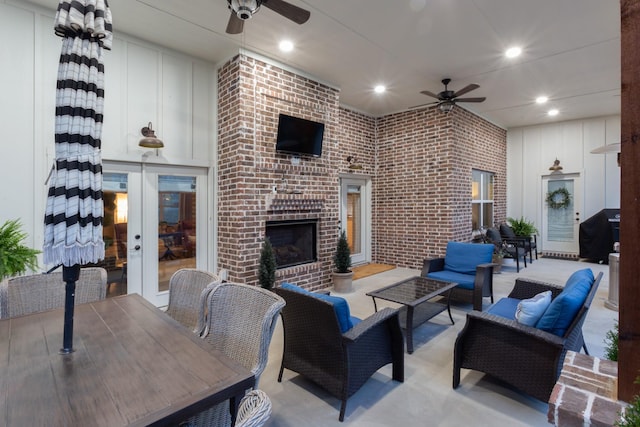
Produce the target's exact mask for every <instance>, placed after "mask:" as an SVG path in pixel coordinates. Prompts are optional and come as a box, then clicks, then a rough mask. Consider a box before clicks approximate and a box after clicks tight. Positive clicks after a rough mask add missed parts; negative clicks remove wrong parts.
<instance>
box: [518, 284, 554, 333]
mask: <svg viewBox="0 0 640 427" xmlns="http://www.w3.org/2000/svg"><path fill="white" fill-rule="evenodd" d="M550 304H551V291H544V292H540V293H539V294H537V295H536V296H534V297H533V298H528V299H523V300H522V301H520V303H518V308H517V309H516V321H517V322H518V323H521V324H523V325H527V326H536V324H537V323H538V320H540V318H541V317H542V315H543V314H544V312H545V311H546V310H547V307H549V305H550Z"/></svg>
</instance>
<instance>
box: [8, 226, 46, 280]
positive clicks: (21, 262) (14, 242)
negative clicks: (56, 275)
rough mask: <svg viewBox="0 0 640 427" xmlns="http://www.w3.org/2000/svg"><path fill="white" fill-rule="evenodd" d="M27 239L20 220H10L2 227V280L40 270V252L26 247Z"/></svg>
mask: <svg viewBox="0 0 640 427" xmlns="http://www.w3.org/2000/svg"><path fill="white" fill-rule="evenodd" d="M26 238H27V233H25V232H23V231H22V225H21V224H20V220H17V219H14V220H9V221H6V222H5V223H4V224H2V226H0V280H2V279H4V278H5V277H12V276H15V275H18V274H21V273H24V272H25V271H27V269H29V270H35V269H37V268H38V254H39V253H40V251H38V250H35V249H31V248H29V247H27V246H25V245H24V244H23V241H24V239H26Z"/></svg>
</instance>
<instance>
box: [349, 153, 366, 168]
mask: <svg viewBox="0 0 640 427" xmlns="http://www.w3.org/2000/svg"><path fill="white" fill-rule="evenodd" d="M347 163H349V169H351V170H360V169H362V165H361V164H360V163H358V159H356V157H355V156H348V157H347Z"/></svg>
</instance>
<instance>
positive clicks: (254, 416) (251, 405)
mask: <svg viewBox="0 0 640 427" xmlns="http://www.w3.org/2000/svg"><path fill="white" fill-rule="evenodd" d="M271 406H272V405H271V400H270V399H269V396H268V395H267V393H265V392H264V391H262V390H251V391H250V392H248V393H247V394H246V395H245V396H244V397H243V398H242V400H241V401H240V407H239V408H238V417H237V419H236V427H261V426H263V425H264V423H266V422H267V420H268V419H269V417H270V416H271Z"/></svg>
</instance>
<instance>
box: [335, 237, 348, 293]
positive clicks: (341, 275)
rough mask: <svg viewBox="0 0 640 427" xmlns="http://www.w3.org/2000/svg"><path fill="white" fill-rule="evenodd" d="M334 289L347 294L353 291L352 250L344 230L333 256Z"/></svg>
mask: <svg viewBox="0 0 640 427" xmlns="http://www.w3.org/2000/svg"><path fill="white" fill-rule="evenodd" d="M333 264H334V266H335V271H334V272H333V289H334V290H335V291H336V292H340V293H347V292H352V291H353V271H351V250H350V249H349V242H348V241H347V233H346V232H345V231H344V230H342V231H341V232H340V237H339V238H338V245H337V246H336V252H335V254H334V255H333Z"/></svg>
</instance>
